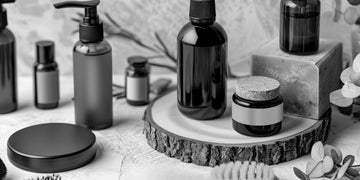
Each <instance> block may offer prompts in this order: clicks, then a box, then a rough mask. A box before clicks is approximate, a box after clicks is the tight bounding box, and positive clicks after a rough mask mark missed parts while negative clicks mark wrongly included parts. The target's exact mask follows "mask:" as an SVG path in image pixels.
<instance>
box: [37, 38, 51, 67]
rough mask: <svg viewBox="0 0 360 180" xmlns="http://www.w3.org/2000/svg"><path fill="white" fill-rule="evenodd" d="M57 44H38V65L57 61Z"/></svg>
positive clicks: (45, 42)
mask: <svg viewBox="0 0 360 180" xmlns="http://www.w3.org/2000/svg"><path fill="white" fill-rule="evenodd" d="M54 55H55V44H54V42H53V41H38V42H36V61H37V62H38V63H52V62H54V59H55V56H54Z"/></svg>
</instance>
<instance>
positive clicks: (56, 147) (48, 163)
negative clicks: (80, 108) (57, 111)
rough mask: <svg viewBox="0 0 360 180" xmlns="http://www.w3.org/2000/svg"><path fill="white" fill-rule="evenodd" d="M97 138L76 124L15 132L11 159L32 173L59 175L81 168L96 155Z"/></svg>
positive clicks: (11, 145)
mask: <svg viewBox="0 0 360 180" xmlns="http://www.w3.org/2000/svg"><path fill="white" fill-rule="evenodd" d="M95 141H96V137H95V135H94V133H92V132H91V131H90V130H88V129H86V128H84V127H81V126H78V125H72V124H62V123H49V124H40V125H35V126H30V127H27V128H24V129H21V130H19V131H17V132H15V133H14V134H13V135H11V136H10V138H9V140H8V150H7V151H8V152H7V153H8V158H9V160H10V162H11V163H13V164H14V165H15V166H17V167H19V168H21V169H24V170H27V171H32V172H38V173H56V172H63V171H68V170H72V169H76V168H79V167H81V166H84V165H86V164H88V163H89V162H91V161H92V160H93V158H94V157H95V155H96V149H97V148H96V146H95Z"/></svg>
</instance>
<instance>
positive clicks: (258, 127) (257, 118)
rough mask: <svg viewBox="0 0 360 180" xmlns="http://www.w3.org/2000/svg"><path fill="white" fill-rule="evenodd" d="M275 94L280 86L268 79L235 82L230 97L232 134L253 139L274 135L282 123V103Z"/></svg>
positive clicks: (277, 94) (256, 78) (257, 78)
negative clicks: (233, 132) (232, 93)
mask: <svg viewBox="0 0 360 180" xmlns="http://www.w3.org/2000/svg"><path fill="white" fill-rule="evenodd" d="M279 90H280V83H279V82H278V81H277V80H275V79H271V78H268V77H262V76H253V77H245V78H241V79H239V80H238V81H237V82H236V92H235V93H234V95H233V97H232V100H233V103H232V124H233V128H234V130H235V131H237V132H238V133H240V134H243V135H247V136H254V137H266V136H271V135H274V134H277V133H278V132H279V131H280V130H281V124H282V119H283V99H282V97H281V95H280V92H279Z"/></svg>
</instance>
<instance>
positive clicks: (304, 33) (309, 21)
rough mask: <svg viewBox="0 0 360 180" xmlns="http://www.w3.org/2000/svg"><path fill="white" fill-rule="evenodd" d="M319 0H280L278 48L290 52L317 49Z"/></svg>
mask: <svg viewBox="0 0 360 180" xmlns="http://www.w3.org/2000/svg"><path fill="white" fill-rule="evenodd" d="M319 32H320V1H319V0H281V3H280V48H281V49H282V50H283V51H285V52H287V53H291V54H298V55H306V54H314V53H316V52H317V51H318V49H319Z"/></svg>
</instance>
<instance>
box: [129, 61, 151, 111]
mask: <svg viewBox="0 0 360 180" xmlns="http://www.w3.org/2000/svg"><path fill="white" fill-rule="evenodd" d="M128 63H129V66H128V67H127V68H126V77H125V84H126V85H125V86H126V101H127V103H128V104H130V105H133V106H142V105H147V104H149V91H150V78H149V75H150V66H149V64H148V63H147V59H146V58H145V57H141V56H133V57H129V58H128Z"/></svg>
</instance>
